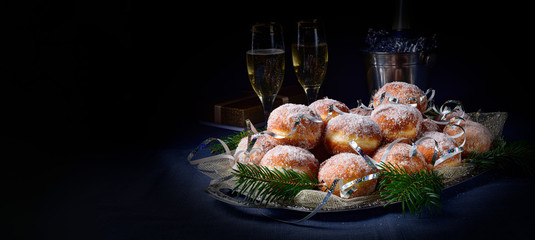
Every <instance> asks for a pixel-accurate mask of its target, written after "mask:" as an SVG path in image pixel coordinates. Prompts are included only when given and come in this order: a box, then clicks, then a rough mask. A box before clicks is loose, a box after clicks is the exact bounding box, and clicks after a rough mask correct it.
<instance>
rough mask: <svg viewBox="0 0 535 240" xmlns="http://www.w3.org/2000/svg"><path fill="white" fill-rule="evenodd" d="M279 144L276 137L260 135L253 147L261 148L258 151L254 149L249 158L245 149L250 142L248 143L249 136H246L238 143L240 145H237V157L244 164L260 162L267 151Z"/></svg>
mask: <svg viewBox="0 0 535 240" xmlns="http://www.w3.org/2000/svg"><path fill="white" fill-rule="evenodd" d="M276 145H277V144H276V143H275V139H274V138H272V137H271V136H268V135H260V136H259V137H258V138H257V139H256V142H255V144H254V145H253V148H259V149H260V150H258V151H254V152H253V151H252V154H251V155H250V157H249V158H247V156H246V154H245V151H246V150H247V147H248V144H247V137H244V138H242V139H241V140H240V142H239V143H238V146H237V147H236V153H239V154H238V155H237V156H236V158H237V161H238V162H239V163H244V164H257V165H258V164H259V163H260V160H262V157H264V154H266V152H267V151H269V150H271V149H272V148H274V147H275V146H276Z"/></svg>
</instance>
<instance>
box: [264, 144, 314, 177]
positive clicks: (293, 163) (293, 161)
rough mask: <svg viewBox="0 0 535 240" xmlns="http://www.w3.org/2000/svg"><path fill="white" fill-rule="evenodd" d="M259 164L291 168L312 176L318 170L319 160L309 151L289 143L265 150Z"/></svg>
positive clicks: (280, 168)
mask: <svg viewBox="0 0 535 240" xmlns="http://www.w3.org/2000/svg"><path fill="white" fill-rule="evenodd" d="M260 165H261V166H266V167H268V168H269V169H275V168H276V169H278V170H280V171H282V169H283V168H284V169H286V170H288V169H292V170H294V171H296V172H301V173H306V174H309V175H310V176H314V177H316V176H317V175H318V170H319V162H318V160H317V159H316V158H315V157H314V155H313V154H312V153H310V151H308V150H306V149H304V148H300V147H296V146H291V145H278V146H275V147H274V148H272V149H271V150H269V151H267V152H266V154H264V157H263V158H262V160H261V161H260Z"/></svg>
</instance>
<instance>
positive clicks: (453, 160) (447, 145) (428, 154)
mask: <svg viewBox="0 0 535 240" xmlns="http://www.w3.org/2000/svg"><path fill="white" fill-rule="evenodd" d="M423 137H429V138H431V139H426V140H423V141H422V142H420V144H418V147H417V149H418V151H419V152H420V153H422V155H423V156H424V158H425V161H426V162H427V164H428V167H429V168H432V169H436V168H442V167H455V166H459V165H461V164H462V159H461V153H458V154H455V155H453V156H452V157H450V158H448V159H447V160H445V161H443V162H442V163H439V164H438V165H437V166H433V165H431V160H432V159H433V154H434V153H435V141H437V144H438V150H439V151H438V155H437V159H438V158H440V157H442V156H443V155H444V151H447V150H450V149H453V148H456V147H457V146H458V145H457V143H456V142H455V140H453V138H452V137H450V136H449V135H447V134H445V133H442V132H436V131H429V132H425V133H424V134H422V138H423ZM433 140H435V141H433Z"/></svg>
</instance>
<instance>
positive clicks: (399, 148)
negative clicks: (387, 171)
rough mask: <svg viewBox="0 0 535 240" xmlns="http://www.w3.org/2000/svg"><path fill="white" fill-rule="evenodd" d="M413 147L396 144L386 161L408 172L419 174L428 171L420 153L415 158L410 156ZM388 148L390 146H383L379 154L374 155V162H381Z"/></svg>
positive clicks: (378, 151)
mask: <svg viewBox="0 0 535 240" xmlns="http://www.w3.org/2000/svg"><path fill="white" fill-rule="evenodd" d="M411 147H412V146H411V145H409V144H406V143H397V144H395V145H394V146H393V147H392V149H390V151H389V152H388V155H387V157H386V160H385V161H386V162H389V163H392V164H394V165H398V166H399V167H402V168H404V169H405V170H407V171H408V172H417V171H420V170H423V169H426V168H427V163H426V161H425V159H424V156H423V155H422V154H421V153H420V152H417V153H416V156H414V157H411V156H410V154H409V152H410V149H411ZM387 148H388V144H386V145H383V146H382V147H380V148H379V149H377V152H375V154H374V155H373V160H375V161H376V162H381V158H382V157H383V154H384V153H385V151H386V149H387Z"/></svg>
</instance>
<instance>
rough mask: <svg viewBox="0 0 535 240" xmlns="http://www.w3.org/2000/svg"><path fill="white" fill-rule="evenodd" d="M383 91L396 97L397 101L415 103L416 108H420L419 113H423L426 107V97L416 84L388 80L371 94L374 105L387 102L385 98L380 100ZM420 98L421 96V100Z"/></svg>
mask: <svg viewBox="0 0 535 240" xmlns="http://www.w3.org/2000/svg"><path fill="white" fill-rule="evenodd" d="M385 92H387V93H388V94H390V95H391V96H392V97H395V98H397V99H398V100H399V103H406V104H412V103H417V107H416V108H417V109H418V110H420V112H421V113H423V112H424V111H425V108H426V107H427V97H426V96H425V93H424V92H423V91H422V90H421V89H420V88H419V87H418V86H416V85H414V84H410V83H406V82H390V83H387V84H385V85H384V86H383V87H381V88H380V89H379V90H378V91H377V92H376V93H375V95H374V96H373V106H374V107H377V106H379V105H382V104H386V103H388V101H386V99H385V100H384V101H383V102H382V103H381V102H380V101H381V95H382V94H383V93H385ZM422 96H423V98H422ZM420 98H422V100H421V101H420ZM413 99H416V100H417V101H416V102H415V101H414V100H413Z"/></svg>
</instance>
